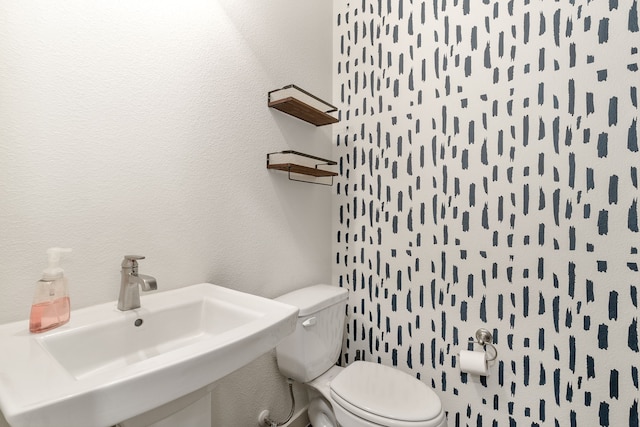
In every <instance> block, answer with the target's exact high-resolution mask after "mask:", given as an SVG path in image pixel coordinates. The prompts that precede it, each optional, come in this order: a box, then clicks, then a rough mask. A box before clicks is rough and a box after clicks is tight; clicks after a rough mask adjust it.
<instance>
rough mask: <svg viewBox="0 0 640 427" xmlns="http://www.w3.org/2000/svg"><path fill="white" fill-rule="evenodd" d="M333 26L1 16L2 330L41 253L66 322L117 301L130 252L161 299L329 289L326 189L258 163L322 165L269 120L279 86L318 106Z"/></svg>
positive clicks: (320, 16) (325, 86)
mask: <svg viewBox="0 0 640 427" xmlns="http://www.w3.org/2000/svg"><path fill="white" fill-rule="evenodd" d="M331 22H332V11H331V3H330V2H324V1H296V0H275V1H269V2H254V1H251V2H249V1H247V0H186V1H184V0H180V1H177V0H173V1H168V0H161V1H159V0H128V1H109V2H100V1H86V0H83V1H78V0H64V1H61V0H53V1H52V0H47V1H19V2H16V1H9V0H0V242H1V244H0V260H2V261H0V307H1V309H0V322H7V321H14V320H20V319H26V318H27V316H28V313H29V308H30V304H31V298H32V292H33V283H34V282H35V281H36V280H38V278H39V274H40V271H41V269H42V268H43V267H44V266H45V261H46V257H45V250H46V249H47V248H48V247H50V246H66V247H71V248H73V250H74V251H73V253H72V254H71V256H70V257H69V258H68V260H66V261H65V262H64V265H63V266H64V267H65V269H66V271H67V273H68V276H69V278H70V291H71V300H72V308H73V309H78V308H80V307H84V306H88V305H92V304H96V303H101V302H106V301H111V300H114V299H115V298H117V294H118V287H119V280H120V276H119V270H120V262H121V259H122V256H123V255H124V254H129V253H134V254H141V255H145V256H146V257H147V259H146V260H144V261H142V262H141V267H140V269H141V272H142V273H145V274H151V275H153V276H155V277H156V278H157V280H158V287H159V289H160V290H161V291H163V290H168V289H172V288H177V287H181V286H185V285H190V284H194V283H198V282H203V281H210V282H214V283H217V284H219V285H223V286H228V287H231V288H234V289H239V290H242V291H248V292H251V293H255V294H259V295H263V296H267V297H273V296H277V295H279V294H282V293H284V292H287V291H289V290H292V289H294V288H297V287H300V286H303V285H307V284H311V283H316V282H322V281H324V282H326V281H328V280H330V274H329V269H330V259H331V254H330V234H329V230H330V224H329V221H330V214H329V212H330V206H329V204H330V199H331V190H330V189H329V188H327V187H321V186H316V185H310V184H303V183H296V182H289V181H287V180H286V177H285V176H284V175H283V174H281V173H279V172H270V171H267V170H266V168H265V155H266V153H268V152H271V151H279V150H283V149H295V150H300V151H304V152H308V153H310V154H315V155H319V156H328V155H330V153H331V137H330V134H331V129H329V128H315V127H313V126H311V125H307V124H306V123H303V122H300V121H298V120H296V119H293V118H290V117H288V116H285V115H283V114H282V113H280V112H278V111H275V110H270V109H268V108H267V107H266V94H267V91H268V90H271V89H275V88H278V87H281V86H283V85H285V84H289V83H296V84H298V85H300V86H302V87H304V88H306V89H308V90H309V91H312V92H314V93H316V94H318V95H320V96H322V97H325V98H330V96H331V93H332V89H331V79H332V71H331V66H332V65H331V64H332V56H331V31H332V25H331ZM72 316H73V314H72ZM25 327H26V323H25ZM272 380H273V383H274V387H276V388H277V389H278V390H279V391H282V392H283V394H282V397H283V398H284V399H286V398H287V396H286V392H285V388H284V387H282V384H281V383H280V381H281V379H280V378H279V377H278V376H277V375H274V377H273V378H272ZM276 383H277V384H276ZM268 386H269V385H268V384H267V387H268ZM266 394H269V391H266V390H264V389H262V388H261V386H260V384H255V393H254V394H253V397H254V398H256V401H253V402H252V401H251V399H252V397H251V396H244V397H243V399H246V401H247V405H246V408H247V410H246V411H245V412H246V416H247V417H248V419H249V418H250V419H251V420H253V419H254V418H253V414H251V413H250V412H251V411H254V410H255V412H256V414H255V416H256V417H257V413H258V412H259V411H260V409H261V408H260V398H259V397H256V396H260V395H266ZM230 398H231V397H230ZM214 410H215V408H214ZM246 422H247V423H248V422H249V421H246ZM236 425H249V424H245V423H243V422H240V424H236Z"/></svg>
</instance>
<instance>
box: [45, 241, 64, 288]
mask: <svg viewBox="0 0 640 427" xmlns="http://www.w3.org/2000/svg"><path fill="white" fill-rule="evenodd" d="M68 252H71V249H69V248H49V249H47V256H48V260H49V265H48V266H47V268H45V269H44V270H43V271H42V278H43V279H45V280H55V279H58V278H60V277H62V275H63V274H64V270H63V269H62V268H60V258H61V256H62V254H63V253H68Z"/></svg>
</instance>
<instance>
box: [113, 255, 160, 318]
mask: <svg viewBox="0 0 640 427" xmlns="http://www.w3.org/2000/svg"><path fill="white" fill-rule="evenodd" d="M140 259H144V257H143V256H140V255H125V256H124V260H123V261H122V271H121V272H120V274H121V276H122V278H121V280H120V297H118V310H122V311H126V310H133V309H134V308H140V289H139V288H142V290H143V291H145V292H146V291H155V290H156V289H158V284H157V283H156V279H155V278H154V277H151V276H146V275H144V274H138V260H140Z"/></svg>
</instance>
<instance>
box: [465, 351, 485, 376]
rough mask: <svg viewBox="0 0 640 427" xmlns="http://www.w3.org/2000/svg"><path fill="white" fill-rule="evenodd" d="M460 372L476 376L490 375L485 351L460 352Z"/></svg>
mask: <svg viewBox="0 0 640 427" xmlns="http://www.w3.org/2000/svg"><path fill="white" fill-rule="evenodd" d="M459 361H460V371H462V372H466V373H469V374H474V375H489V366H488V364H487V357H486V354H485V352H484V351H469V350H461V351H460V359H459Z"/></svg>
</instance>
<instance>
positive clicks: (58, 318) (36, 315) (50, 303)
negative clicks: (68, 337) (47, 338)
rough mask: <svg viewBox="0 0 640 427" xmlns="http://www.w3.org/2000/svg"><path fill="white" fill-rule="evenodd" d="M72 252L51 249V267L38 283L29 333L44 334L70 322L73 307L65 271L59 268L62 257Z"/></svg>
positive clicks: (48, 253)
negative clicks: (63, 254) (70, 301)
mask: <svg viewBox="0 0 640 427" xmlns="http://www.w3.org/2000/svg"><path fill="white" fill-rule="evenodd" d="M64 252H71V249H66V248H49V249H48V250H47V255H48V256H49V266H48V267H47V268H45V269H44V271H43V272H42V279H40V280H39V281H38V282H37V283H36V292H35V295H34V296H33V304H32V305H31V315H30V316H29V331H30V332H35V333H37V332H44V331H48V330H50V329H53V328H56V327H58V326H60V325H64V324H65V323H67V322H68V321H69V317H70V313H71V307H70V303H69V289H68V285H67V278H66V277H65V275H64V270H63V269H62V268H60V267H59V266H58V264H59V263H60V256H61V254H62V253H64Z"/></svg>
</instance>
